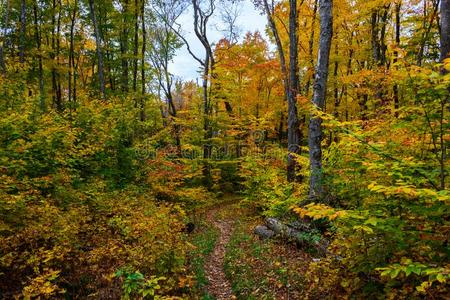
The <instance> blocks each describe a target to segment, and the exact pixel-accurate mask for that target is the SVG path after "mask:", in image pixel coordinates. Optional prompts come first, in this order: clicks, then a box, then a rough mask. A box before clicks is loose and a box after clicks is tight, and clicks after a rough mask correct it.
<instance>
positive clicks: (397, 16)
mask: <svg viewBox="0 0 450 300" xmlns="http://www.w3.org/2000/svg"><path fill="white" fill-rule="evenodd" d="M401 6H402V3H401V2H399V3H397V4H396V5H395V44H396V45H395V47H397V48H399V47H400V9H401ZM397 62H398V51H397V50H395V51H394V65H395V64H396V63H397ZM395 68H397V67H396V66H395ZM399 107H400V106H399V95H398V85H397V84H394V110H395V111H394V115H395V117H396V118H397V117H398V109H399Z"/></svg>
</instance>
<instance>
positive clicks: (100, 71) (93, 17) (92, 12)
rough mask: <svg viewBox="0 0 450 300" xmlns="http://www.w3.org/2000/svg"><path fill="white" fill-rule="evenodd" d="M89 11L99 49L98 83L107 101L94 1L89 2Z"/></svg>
mask: <svg viewBox="0 0 450 300" xmlns="http://www.w3.org/2000/svg"><path fill="white" fill-rule="evenodd" d="M89 11H90V15H91V21H92V25H93V26H94V36H95V43H96V49H97V60H98V81H99V85H100V92H101V95H102V98H103V99H106V90H105V76H104V67H103V51H102V42H101V37H100V30H99V27H98V23H97V17H96V15H95V6H94V0H89Z"/></svg>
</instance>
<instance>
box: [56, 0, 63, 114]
mask: <svg viewBox="0 0 450 300" xmlns="http://www.w3.org/2000/svg"><path fill="white" fill-rule="evenodd" d="M60 50H61V1H58V20H57V25H56V56H55V59H56V61H55V64H56V66H59V54H60ZM58 69H59V68H58ZM58 69H55V75H56V78H55V79H56V108H57V110H58V111H62V110H63V103H62V90H61V76H60V74H59V71H58Z"/></svg>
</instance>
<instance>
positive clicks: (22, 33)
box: [19, 0, 27, 64]
mask: <svg viewBox="0 0 450 300" xmlns="http://www.w3.org/2000/svg"><path fill="white" fill-rule="evenodd" d="M26 9H27V3H26V0H22V1H21V4H20V44H19V62H20V63H21V64H23V63H24V62H25V32H26V26H27V19H26V18H27V14H26Z"/></svg>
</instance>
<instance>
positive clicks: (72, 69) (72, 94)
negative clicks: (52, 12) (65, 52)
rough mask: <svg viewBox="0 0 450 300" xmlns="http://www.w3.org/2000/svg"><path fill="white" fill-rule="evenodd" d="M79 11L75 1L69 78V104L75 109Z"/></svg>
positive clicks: (71, 18) (71, 22) (71, 30)
mask: <svg viewBox="0 0 450 300" xmlns="http://www.w3.org/2000/svg"><path fill="white" fill-rule="evenodd" d="M77 10H78V0H75V3H74V7H73V11H72V14H71V16H70V46H69V71H68V72H69V74H68V75H69V76H68V77H69V78H68V85H69V86H68V90H69V103H70V105H71V107H72V108H73V107H74V105H73V104H74V103H76V101H77V100H76V99H77V94H76V79H75V77H76V74H75V72H76V70H75V53H74V51H75V45H74V38H75V20H76V15H77ZM72 81H73V87H72Z"/></svg>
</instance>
